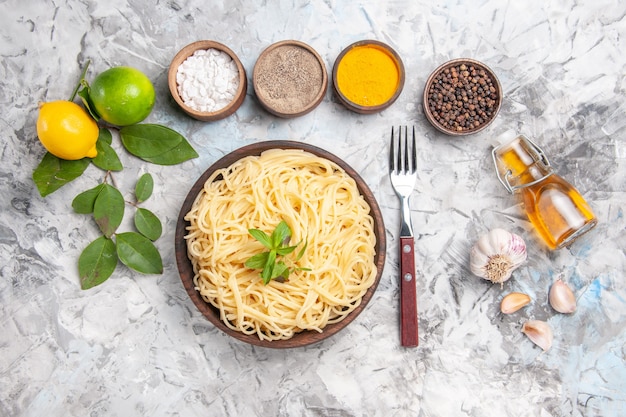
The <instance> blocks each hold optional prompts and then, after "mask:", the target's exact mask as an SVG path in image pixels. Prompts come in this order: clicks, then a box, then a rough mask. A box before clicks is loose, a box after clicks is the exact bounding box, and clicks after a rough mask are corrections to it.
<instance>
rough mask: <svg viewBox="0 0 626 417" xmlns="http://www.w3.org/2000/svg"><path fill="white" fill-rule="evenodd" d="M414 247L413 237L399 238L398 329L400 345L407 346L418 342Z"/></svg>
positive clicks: (415, 344)
mask: <svg viewBox="0 0 626 417" xmlns="http://www.w3.org/2000/svg"><path fill="white" fill-rule="evenodd" d="M414 248H415V242H414V240H413V237H401V238H400V326H401V327H400V329H401V343H402V346H407V347H413V346H417V345H418V343H419V339H418V330H417V292H416V286H415V250H414Z"/></svg>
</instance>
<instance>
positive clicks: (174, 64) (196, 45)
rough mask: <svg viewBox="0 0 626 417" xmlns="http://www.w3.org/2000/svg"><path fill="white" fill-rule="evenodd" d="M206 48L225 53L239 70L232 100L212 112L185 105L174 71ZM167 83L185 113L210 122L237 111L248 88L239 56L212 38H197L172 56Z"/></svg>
mask: <svg viewBox="0 0 626 417" xmlns="http://www.w3.org/2000/svg"><path fill="white" fill-rule="evenodd" d="M207 49H218V50H220V51H223V52H225V53H227V54H228V55H229V56H230V57H231V59H232V60H233V61H234V62H235V65H237V69H238V71H239V87H238V88H237V91H236V92H235V96H234V98H233V100H232V101H231V102H230V103H229V104H227V105H226V106H225V107H222V108H221V109H219V110H216V111H213V112H202V111H198V110H195V109H192V108H191V107H189V106H188V105H186V104H185V102H184V101H183V100H182V98H181V97H180V95H179V94H178V83H177V82H176V73H177V72H178V67H179V66H180V65H181V64H182V63H183V62H184V61H185V60H186V59H187V58H189V57H190V56H191V55H192V54H193V53H194V52H196V51H198V50H207ZM167 84H168V87H169V90H170V94H171V95H172V98H173V99H174V101H176V103H177V104H178V105H179V106H180V107H181V109H182V110H183V111H184V112H185V113H187V114H188V115H189V116H191V117H193V118H194V119H197V120H201V121H205V122H210V121H216V120H221V119H224V118H226V117H228V116H230V115H231V114H233V113H234V112H235V111H237V109H238V108H239V107H240V106H241V104H242V103H243V101H244V99H245V97H246V91H247V89H248V78H247V75H246V70H245V68H244V67H243V64H242V63H241V61H240V60H239V57H238V56H237V54H235V52H233V51H232V50H231V49H230V48H229V47H228V46H226V45H224V44H222V43H220V42H217V41H213V40H199V41H195V42H192V43H190V44H188V45H186V46H185V47H183V48H182V49H181V50H180V51H178V53H177V54H176V55H175V56H174V58H173V59H172V61H171V63H170V66H169V68H168V72H167Z"/></svg>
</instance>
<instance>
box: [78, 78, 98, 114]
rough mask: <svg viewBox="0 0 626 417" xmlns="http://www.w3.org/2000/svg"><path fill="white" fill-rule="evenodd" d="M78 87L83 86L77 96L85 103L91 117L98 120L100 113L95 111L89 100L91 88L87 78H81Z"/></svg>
mask: <svg viewBox="0 0 626 417" xmlns="http://www.w3.org/2000/svg"><path fill="white" fill-rule="evenodd" d="M80 87H83V88H81V89H80V91H78V97H80V99H81V101H82V102H83V104H84V105H85V108H86V109H87V112H88V113H89V114H90V115H91V117H93V118H94V120H96V121H98V120H100V115H99V114H98V113H97V112H96V109H95V107H94V105H93V102H92V101H91V98H90V97H89V94H90V92H91V88H90V87H89V83H88V82H87V80H85V79H81V80H80Z"/></svg>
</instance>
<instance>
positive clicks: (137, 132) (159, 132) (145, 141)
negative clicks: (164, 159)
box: [120, 124, 184, 159]
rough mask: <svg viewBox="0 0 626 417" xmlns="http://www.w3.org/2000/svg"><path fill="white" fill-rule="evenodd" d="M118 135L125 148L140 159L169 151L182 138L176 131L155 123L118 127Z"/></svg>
mask: <svg viewBox="0 0 626 417" xmlns="http://www.w3.org/2000/svg"><path fill="white" fill-rule="evenodd" d="M120 137H121V139H122V144H123V145H124V147H125V148H126V150H128V152H130V153H131V154H133V155H135V156H137V157H139V158H142V159H143V158H149V157H154V156H158V155H161V154H163V153H166V152H168V151H171V150H172V149H174V148H176V147H177V146H178V145H179V144H180V143H181V142H182V141H183V140H184V138H183V136H182V135H180V134H179V133H177V132H176V131H174V130H172V129H170V128H168V127H165V126H161V125H155V124H135V125H131V126H125V127H123V128H122V129H120Z"/></svg>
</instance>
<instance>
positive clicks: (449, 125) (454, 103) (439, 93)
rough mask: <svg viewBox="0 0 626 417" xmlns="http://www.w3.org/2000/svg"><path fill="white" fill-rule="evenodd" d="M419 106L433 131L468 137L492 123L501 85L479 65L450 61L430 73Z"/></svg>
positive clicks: (468, 60)
mask: <svg viewBox="0 0 626 417" xmlns="http://www.w3.org/2000/svg"><path fill="white" fill-rule="evenodd" d="M422 105H423V107H424V114H425V115H426V118H427V119H428V121H429V122H430V123H431V124H432V125H433V126H434V127H435V129H437V130H439V131H440V132H442V133H445V134H448V135H451V136H464V135H470V134H472V133H477V132H480V131H481V130H483V129H485V128H486V127H487V126H489V125H490V124H491V123H492V122H493V121H494V120H495V118H496V116H497V115H498V112H499V111H500V107H501V106H502V86H501V85H500V81H499V80H498V77H496V74H495V73H494V72H493V71H492V70H491V69H490V68H489V67H488V66H486V65H485V64H483V63H482V62H479V61H476V60H473V59H469V58H460V59H453V60H451V61H448V62H446V63H444V64H442V65H440V66H439V67H438V68H437V69H436V70H434V71H433V72H432V73H431V74H430V76H429V77H428V80H427V81H426V86H425V88H424V97H423V103H422Z"/></svg>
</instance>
